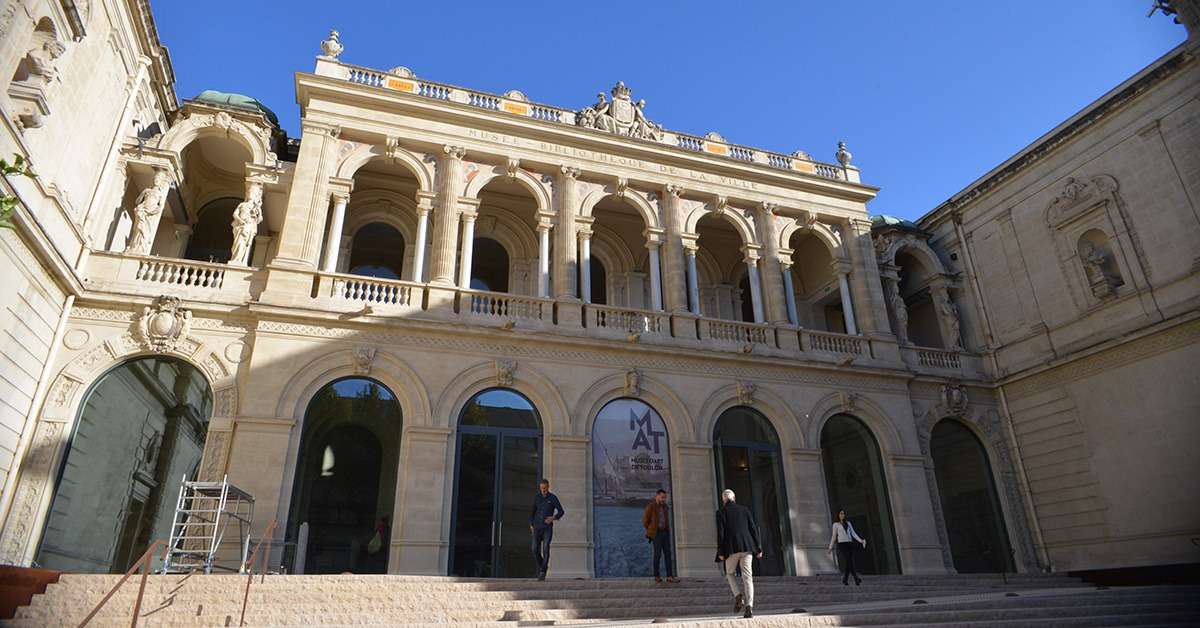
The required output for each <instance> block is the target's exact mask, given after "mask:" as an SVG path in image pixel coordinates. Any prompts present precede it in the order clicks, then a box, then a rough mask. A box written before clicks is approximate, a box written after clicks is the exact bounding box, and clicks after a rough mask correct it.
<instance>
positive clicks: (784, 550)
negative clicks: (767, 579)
mask: <svg viewBox="0 0 1200 628" xmlns="http://www.w3.org/2000/svg"><path fill="white" fill-rule="evenodd" d="M713 449H714V452H713V453H714V455H715V457H716V463H717V464H716V466H717V493H718V495H719V494H720V492H721V491H723V490H725V489H727V488H728V489H733V492H734V494H736V495H737V501H738V503H739V504H741V505H743V506H746V507H747V508H749V509H750V511H751V512H752V513H754V521H755V522H757V523H758V528H759V530H760V531H761V532H762V546H763V557H762V558H761V559H759V558H755V559H754V574H755V575H764V576H784V575H788V574H790V573H791V571H792V557H791V553H792V532H791V525H790V524H789V522H788V517H787V512H788V510H787V499H786V495H787V491H786V488H785V487H784V483H783V463H782V460H781V456H780V448H779V436H778V435H776V434H775V429H774V428H772V427H771V423H770V421H767V418H766V417H764V416H763V415H762V414H759V412H758V411H756V410H753V409H751V408H747V407H745V406H735V407H732V408H730V409H728V410H726V411H725V412H722V413H721V417H720V418H719V419H717V426H716V428H715V429H714V430H713Z"/></svg>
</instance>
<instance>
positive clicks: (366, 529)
mask: <svg viewBox="0 0 1200 628" xmlns="http://www.w3.org/2000/svg"><path fill="white" fill-rule="evenodd" d="M402 419H403V417H402V412H401V409H400V404H399V403H398V402H397V401H396V397H395V395H393V394H392V392H391V391H390V390H388V389H387V387H386V386H384V385H383V384H380V383H379V382H377V381H375V380H373V379H368V378H363V377H349V378H345V379H340V380H337V381H335V382H331V383H329V384H326V385H325V386H324V387H322V388H321V390H319V391H318V392H317V394H316V395H314V396H313V399H312V401H311V402H309V404H308V410H307V411H306V412H305V413H304V428H303V432H302V434H301V437H300V450H299V451H300V454H299V457H298V458H297V463H296V479H295V482H294V483H293V485H292V502H291V513H290V514H289V516H288V538H289V539H295V540H296V541H297V545H296V547H301V546H304V547H306V551H305V552H304V555H303V556H300V555H295V556H294V557H293V562H292V565H293V571H295V572H296V573H310V574H322V573H342V572H347V571H349V572H352V573H387V561H388V536H389V532H390V526H391V524H392V511H393V505H394V504H393V500H394V498H395V494H396V469H397V468H398V467H399V462H400V460H399V456H400V431H401V427H402ZM305 524H307V525H305ZM376 534H378V535H379V537H380V538H379V541H378V542H373V540H374V537H375V536H376ZM301 537H304V538H301Z"/></svg>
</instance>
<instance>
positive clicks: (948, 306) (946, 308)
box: [938, 296, 963, 351]
mask: <svg viewBox="0 0 1200 628" xmlns="http://www.w3.org/2000/svg"><path fill="white" fill-rule="evenodd" d="M938 310H939V311H941V313H942V316H944V317H945V318H946V323H947V324H948V325H949V327H950V338H949V342H950V346H949V347H947V348H948V349H953V350H955V351H962V348H963V346H962V321H961V320H960V319H959V317H958V306H957V305H955V304H954V301H953V300H952V299H951V298H950V297H949V296H943V297H941V298H939V299H938Z"/></svg>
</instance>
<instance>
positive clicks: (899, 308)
mask: <svg viewBox="0 0 1200 628" xmlns="http://www.w3.org/2000/svg"><path fill="white" fill-rule="evenodd" d="M892 314H894V315H895V316H896V336H897V337H899V340H900V344H902V345H906V344H908V306H907V305H905V303H904V297H902V296H900V289H899V288H894V289H893V290H892Z"/></svg>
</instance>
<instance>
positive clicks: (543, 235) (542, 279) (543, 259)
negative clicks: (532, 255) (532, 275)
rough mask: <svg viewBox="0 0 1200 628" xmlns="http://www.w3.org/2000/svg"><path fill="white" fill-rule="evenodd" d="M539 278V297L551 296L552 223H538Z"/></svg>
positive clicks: (543, 221)
mask: <svg viewBox="0 0 1200 628" xmlns="http://www.w3.org/2000/svg"><path fill="white" fill-rule="evenodd" d="M537 231H538V276H537V296H539V297H542V298H549V296H550V285H549V284H550V221H548V220H542V221H540V222H538V226H537Z"/></svg>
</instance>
